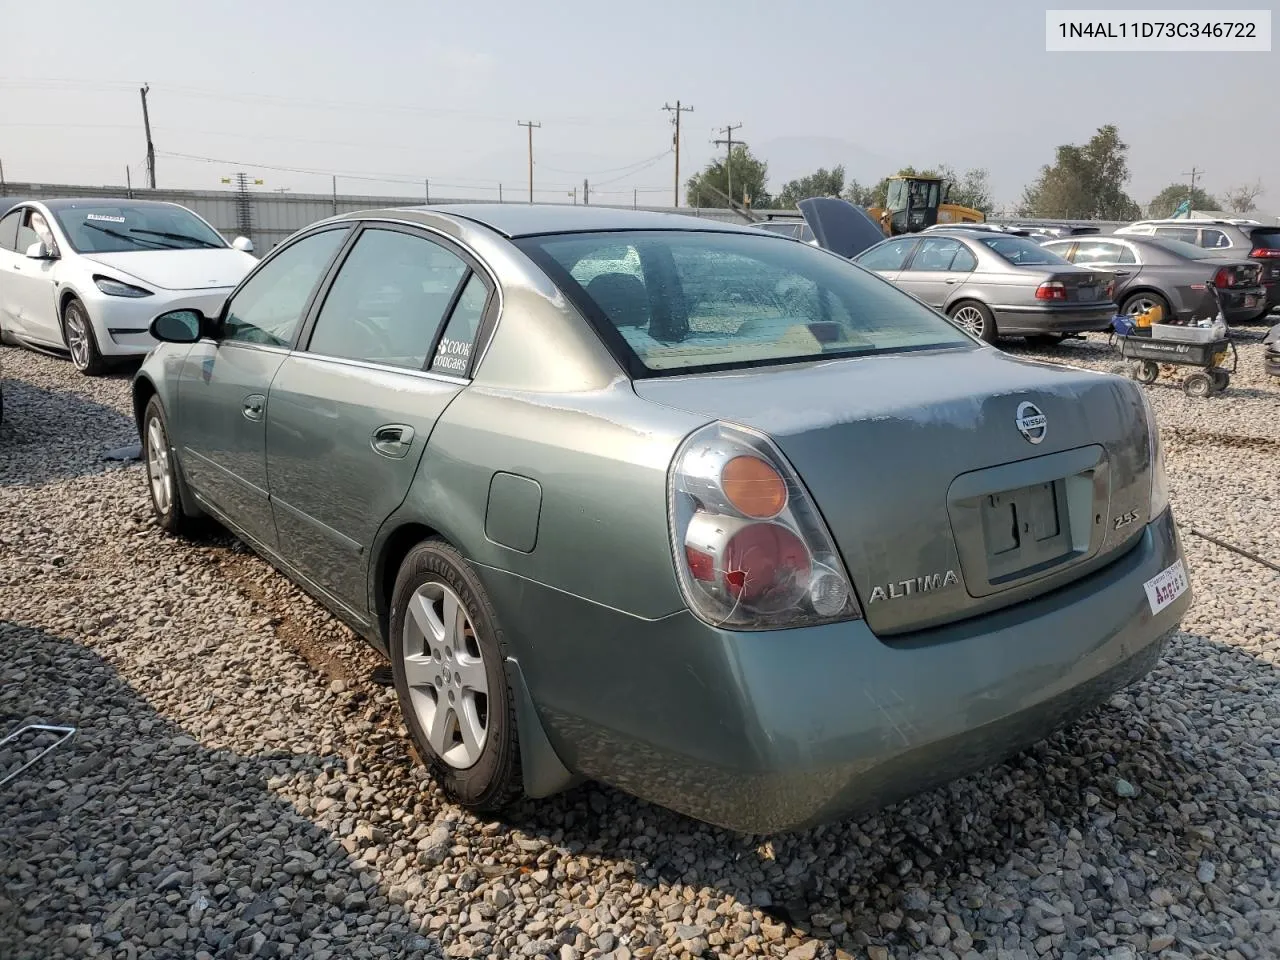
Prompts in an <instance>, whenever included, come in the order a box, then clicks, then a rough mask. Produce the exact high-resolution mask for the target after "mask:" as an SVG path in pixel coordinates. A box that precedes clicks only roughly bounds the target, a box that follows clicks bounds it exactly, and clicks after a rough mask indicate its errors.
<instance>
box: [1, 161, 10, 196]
mask: <svg viewBox="0 0 1280 960" xmlns="http://www.w3.org/2000/svg"><path fill="white" fill-rule="evenodd" d="M8 192H9V191H8V188H7V187H6V186H5V185H4V161H3V160H0V197H3V196H4V195H5V194H6V193H8Z"/></svg>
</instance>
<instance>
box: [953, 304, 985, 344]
mask: <svg viewBox="0 0 1280 960" xmlns="http://www.w3.org/2000/svg"><path fill="white" fill-rule="evenodd" d="M951 319H952V320H954V321H955V322H956V323H957V324H958V325H959V326H960V327H961V328H962V329H963V330H965V331H967V332H968V333H971V334H973V335H974V336H975V337H980V336H982V330H983V327H985V326H986V320H985V319H984V318H983V316H982V311H981V310H979V309H978V308H977V307H971V306H964V307H961V308H960V309H959V310H957V311H956V312H955V313H953V314H952V315H951Z"/></svg>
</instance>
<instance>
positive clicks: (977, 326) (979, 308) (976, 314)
mask: <svg viewBox="0 0 1280 960" xmlns="http://www.w3.org/2000/svg"><path fill="white" fill-rule="evenodd" d="M947 316H949V317H950V318H951V320H952V322H953V323H955V324H956V325H957V326H958V327H960V328H961V329H962V330H965V331H967V332H969V333H972V334H973V335H974V336H976V337H980V338H982V339H983V340H985V341H986V342H987V343H995V342H996V337H997V336H998V334H997V332H996V320H995V317H993V316H992V315H991V311H990V310H989V309H988V308H987V305H986V304H985V303H979V302H978V301H977V300H961V301H960V302H959V303H956V304H953V305H952V307H951V309H950V310H949V311H948V312H947Z"/></svg>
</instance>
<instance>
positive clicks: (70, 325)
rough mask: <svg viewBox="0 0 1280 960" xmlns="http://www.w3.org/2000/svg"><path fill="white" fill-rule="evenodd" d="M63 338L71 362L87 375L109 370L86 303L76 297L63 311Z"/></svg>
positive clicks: (90, 375) (93, 375) (99, 374)
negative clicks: (90, 320)
mask: <svg viewBox="0 0 1280 960" xmlns="http://www.w3.org/2000/svg"><path fill="white" fill-rule="evenodd" d="M62 340H63V342H64V343H65V344H66V345H67V350H68V352H70V354H71V362H72V363H73V364H74V365H75V368H76V369H77V370H79V371H80V372H81V373H83V374H84V375H85V376H86V377H100V376H102V374H104V373H106V371H107V362H106V361H105V360H104V359H103V358H102V351H100V350H99V349H98V338H97V337H96V336H95V335H94V332H93V324H92V323H90V322H89V312H88V311H87V310H85V308H84V304H83V303H81V302H80V301H79V300H77V299H75V298H74V297H73V298H72V299H70V300H68V301H67V306H66V309H65V310H63V311H62Z"/></svg>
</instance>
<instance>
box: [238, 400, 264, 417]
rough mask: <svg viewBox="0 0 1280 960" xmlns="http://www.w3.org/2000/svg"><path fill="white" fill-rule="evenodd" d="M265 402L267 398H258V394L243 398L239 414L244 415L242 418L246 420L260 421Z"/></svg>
mask: <svg viewBox="0 0 1280 960" xmlns="http://www.w3.org/2000/svg"><path fill="white" fill-rule="evenodd" d="M266 402H267V398H266V397H264V396H260V395H258V394H254V395H253V396H250V397H245V398H244V405H243V406H242V408H241V412H242V413H243V414H244V418H245V419H246V420H261V419H262V408H263V407H264V406H265V405H266Z"/></svg>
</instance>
